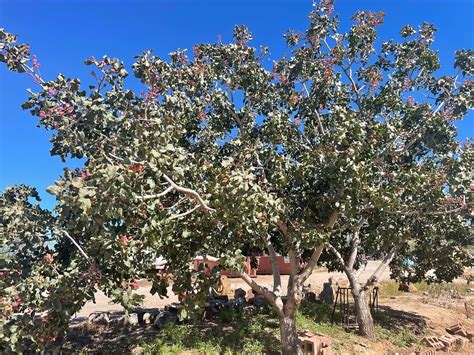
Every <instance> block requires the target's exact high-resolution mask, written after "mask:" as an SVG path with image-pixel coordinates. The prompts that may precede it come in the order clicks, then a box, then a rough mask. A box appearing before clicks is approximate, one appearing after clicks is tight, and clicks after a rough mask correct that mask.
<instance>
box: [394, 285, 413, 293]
mask: <svg viewBox="0 0 474 355" xmlns="http://www.w3.org/2000/svg"><path fill="white" fill-rule="evenodd" d="M398 291H401V292H409V293H416V292H418V289H417V288H416V287H415V285H413V284H406V283H401V284H400V285H399V286H398Z"/></svg>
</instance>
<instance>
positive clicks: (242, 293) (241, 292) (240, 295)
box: [234, 288, 247, 299]
mask: <svg viewBox="0 0 474 355" xmlns="http://www.w3.org/2000/svg"><path fill="white" fill-rule="evenodd" d="M246 296H247V292H245V290H244V289H242V288H238V289H236V290H235V291H234V298H235V299H238V298H243V299H245V297H246Z"/></svg>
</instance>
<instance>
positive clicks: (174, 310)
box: [165, 304, 178, 314]
mask: <svg viewBox="0 0 474 355" xmlns="http://www.w3.org/2000/svg"><path fill="white" fill-rule="evenodd" d="M165 311H166V312H170V313H174V314H178V307H177V306H176V305H175V304H171V305H167V306H165Z"/></svg>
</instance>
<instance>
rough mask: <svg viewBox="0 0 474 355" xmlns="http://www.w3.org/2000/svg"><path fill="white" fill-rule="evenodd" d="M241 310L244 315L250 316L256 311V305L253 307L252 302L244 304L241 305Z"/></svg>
mask: <svg viewBox="0 0 474 355" xmlns="http://www.w3.org/2000/svg"><path fill="white" fill-rule="evenodd" d="M242 311H243V312H244V314H245V315H247V316H251V315H254V314H256V313H257V307H255V306H254V305H253V304H246V305H244V306H243V307H242Z"/></svg>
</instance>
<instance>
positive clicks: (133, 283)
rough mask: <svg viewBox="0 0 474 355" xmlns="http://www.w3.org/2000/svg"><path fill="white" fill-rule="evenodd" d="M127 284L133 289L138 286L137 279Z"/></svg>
mask: <svg viewBox="0 0 474 355" xmlns="http://www.w3.org/2000/svg"><path fill="white" fill-rule="evenodd" d="M128 285H129V286H130V287H131V288H132V289H133V290H137V289H138V287H139V285H138V281H137V280H133V282H130V283H129V284H128Z"/></svg>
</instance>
